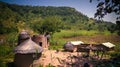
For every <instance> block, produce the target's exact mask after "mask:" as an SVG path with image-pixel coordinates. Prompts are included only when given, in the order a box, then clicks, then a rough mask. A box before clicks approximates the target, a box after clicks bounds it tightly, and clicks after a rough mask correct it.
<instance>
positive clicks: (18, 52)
mask: <svg viewBox="0 0 120 67" xmlns="http://www.w3.org/2000/svg"><path fill="white" fill-rule="evenodd" d="M14 51H15V57H14V64H15V67H34V65H33V64H34V61H35V60H36V61H37V60H39V58H40V56H41V54H42V51H43V48H42V47H41V46H39V45H38V44H36V43H35V42H33V41H32V40H31V38H30V39H28V40H25V41H24V42H22V43H20V44H19V45H18V46H17V47H16V48H15V49H14Z"/></svg>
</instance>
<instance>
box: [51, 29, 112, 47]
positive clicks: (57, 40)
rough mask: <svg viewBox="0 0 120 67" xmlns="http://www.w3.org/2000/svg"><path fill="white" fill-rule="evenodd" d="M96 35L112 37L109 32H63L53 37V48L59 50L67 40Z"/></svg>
mask: <svg viewBox="0 0 120 67" xmlns="http://www.w3.org/2000/svg"><path fill="white" fill-rule="evenodd" d="M96 35H111V33H110V32H109V31H104V32H100V31H95V30H91V31H86V30H61V32H56V33H54V34H53V35H52V38H51V41H50V43H51V45H52V46H51V47H50V48H52V49H59V48H62V46H63V45H64V44H65V43H66V41H67V40H65V38H67V39H69V38H74V37H78V36H96Z"/></svg>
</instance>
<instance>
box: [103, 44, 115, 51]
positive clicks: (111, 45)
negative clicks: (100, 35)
mask: <svg viewBox="0 0 120 67" xmlns="http://www.w3.org/2000/svg"><path fill="white" fill-rule="evenodd" d="M102 45H103V46H105V47H106V49H107V50H110V49H112V48H114V47H115V45H114V44H112V43H110V42H106V43H102Z"/></svg>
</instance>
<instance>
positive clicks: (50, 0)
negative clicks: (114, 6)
mask: <svg viewBox="0 0 120 67" xmlns="http://www.w3.org/2000/svg"><path fill="white" fill-rule="evenodd" d="M0 1H2V2H6V3H10V4H19V5H32V6H67V7H73V8H75V9H76V10H77V11H80V12H81V13H83V14H85V15H87V16H88V17H90V18H91V17H92V18H93V17H94V13H95V12H96V5H97V3H98V2H97V0H93V2H92V3H90V2H89V0H0ZM104 20H105V21H111V22H113V23H115V20H116V16H115V15H114V14H110V15H106V16H105V18H104Z"/></svg>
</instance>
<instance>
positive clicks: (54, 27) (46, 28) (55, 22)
mask: <svg viewBox="0 0 120 67" xmlns="http://www.w3.org/2000/svg"><path fill="white" fill-rule="evenodd" d="M61 28H62V21H61V19H60V17H58V16H49V17H46V18H45V19H44V20H43V23H42V25H41V27H40V28H39V29H38V31H39V33H45V32H52V33H54V32H57V31H60V29H61Z"/></svg>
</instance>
